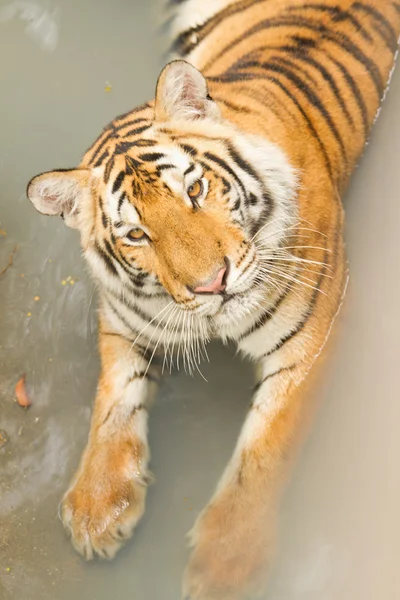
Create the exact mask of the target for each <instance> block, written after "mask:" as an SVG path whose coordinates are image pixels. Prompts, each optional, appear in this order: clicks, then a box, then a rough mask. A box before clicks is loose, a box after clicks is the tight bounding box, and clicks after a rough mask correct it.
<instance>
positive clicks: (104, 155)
mask: <svg viewBox="0 0 400 600" xmlns="http://www.w3.org/2000/svg"><path fill="white" fill-rule="evenodd" d="M107 156H108V149H107V150H104V152H103V154H102V155H101V156H100V157H99V158H98V160H96V162H95V164H94V165H93V166H94V167H100V166H101V165H102V164H103V161H104V160H105V159H106V158H107Z"/></svg>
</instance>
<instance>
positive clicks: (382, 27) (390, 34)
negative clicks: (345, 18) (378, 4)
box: [352, 2, 397, 52]
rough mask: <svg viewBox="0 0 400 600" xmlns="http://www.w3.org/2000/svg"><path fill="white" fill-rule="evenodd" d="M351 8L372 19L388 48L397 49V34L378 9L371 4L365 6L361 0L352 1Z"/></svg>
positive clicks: (393, 50)
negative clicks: (359, 0) (357, 0)
mask: <svg viewBox="0 0 400 600" xmlns="http://www.w3.org/2000/svg"><path fill="white" fill-rule="evenodd" d="M352 8H353V9H354V10H358V11H361V12H363V13H365V14H367V15H369V16H370V17H372V19H374V21H375V23H376V24H377V26H378V27H376V29H375V31H377V33H378V34H379V35H380V36H381V38H382V39H383V41H384V42H385V44H386V45H387V47H388V48H389V50H391V51H392V52H395V51H396V49H397V35H396V32H395V30H394V29H393V27H392V26H391V24H390V23H389V21H388V20H387V19H386V18H385V17H384V16H383V15H382V14H381V13H380V12H379V11H378V10H376V9H375V8H373V7H372V6H367V5H366V4H363V3H362V2H354V3H353V4H352Z"/></svg>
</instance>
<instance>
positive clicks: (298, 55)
mask: <svg viewBox="0 0 400 600" xmlns="http://www.w3.org/2000/svg"><path fill="white" fill-rule="evenodd" d="M280 50H284V51H285V52H289V53H291V54H295V57H294V59H295V61H296V60H301V61H302V62H304V63H306V64H307V65H311V66H312V67H314V68H315V69H316V70H317V71H319V73H320V74H321V75H322V77H323V79H324V80H325V81H326V82H327V83H328V84H329V87H330V88H331V90H332V92H333V94H334V96H335V97H336V100H337V101H338V104H339V106H340V108H341V109H342V111H343V112H344V114H345V116H346V118H347V120H348V122H349V123H350V125H354V121H353V118H352V116H351V114H350V113H349V110H348V108H347V105H346V101H345V100H344V98H343V96H342V94H341V92H340V90H339V88H338V86H337V85H336V82H335V80H334V78H333V76H332V75H331V73H329V71H328V69H326V68H325V67H324V66H323V65H322V64H321V63H320V62H319V61H317V60H315V59H314V58H313V57H312V56H310V53H309V52H307V51H301V50H300V49H299V48H296V47H294V46H282V48H280Z"/></svg>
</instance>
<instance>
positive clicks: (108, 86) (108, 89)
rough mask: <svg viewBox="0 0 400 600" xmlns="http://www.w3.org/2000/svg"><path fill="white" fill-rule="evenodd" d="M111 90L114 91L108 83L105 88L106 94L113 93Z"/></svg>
mask: <svg viewBox="0 0 400 600" xmlns="http://www.w3.org/2000/svg"><path fill="white" fill-rule="evenodd" d="M111 90H112V87H111V85H110V84H109V83H107V85H106V87H105V88H104V91H105V92H111Z"/></svg>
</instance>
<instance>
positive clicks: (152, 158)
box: [139, 152, 165, 162]
mask: <svg viewBox="0 0 400 600" xmlns="http://www.w3.org/2000/svg"><path fill="white" fill-rule="evenodd" d="M164 157H165V154H164V153H163V152H147V153H145V154H140V155H139V158H140V160H142V161H144V162H157V161H158V160H160V158H164Z"/></svg>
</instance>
